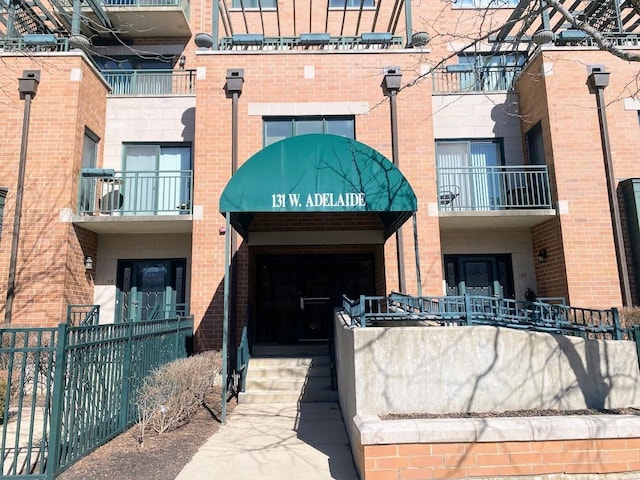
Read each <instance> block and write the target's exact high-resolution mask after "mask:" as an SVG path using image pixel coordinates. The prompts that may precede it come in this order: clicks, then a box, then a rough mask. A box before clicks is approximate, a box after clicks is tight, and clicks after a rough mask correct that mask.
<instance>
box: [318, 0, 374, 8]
mask: <svg viewBox="0 0 640 480" xmlns="http://www.w3.org/2000/svg"><path fill="white" fill-rule="evenodd" d="M345 1H346V7H347V8H360V6H361V5H362V7H363V8H367V7H373V6H374V4H373V0H329V7H330V8H345Z"/></svg>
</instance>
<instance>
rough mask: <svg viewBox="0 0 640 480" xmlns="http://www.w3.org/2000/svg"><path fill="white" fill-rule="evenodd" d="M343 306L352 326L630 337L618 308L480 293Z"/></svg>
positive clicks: (361, 300) (360, 301) (392, 297)
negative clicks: (401, 324)
mask: <svg viewBox="0 0 640 480" xmlns="http://www.w3.org/2000/svg"><path fill="white" fill-rule="evenodd" d="M343 308H344V310H345V311H346V312H347V313H348V314H349V316H350V317H351V324H352V325H353V326H359V327H367V326H376V325H379V324H381V322H384V323H385V324H386V323H387V322H394V321H426V322H430V323H428V324H432V323H434V324H438V325H442V326H463V325H464V326H468V325H493V326H497V327H507V328H517V329H522V330H533V331H539V332H549V333H558V334H563V335H574V336H582V337H588V338H600V339H612V340H623V339H633V338H634V336H633V332H632V331H630V330H629V329H626V328H622V327H621V326H620V319H619V316H618V310H617V309H615V308H611V309H608V310H596V309H591V308H579V307H572V306H569V305H562V304H551V303H544V302H528V301H524V300H513V299H511V298H496V297H485V296H480V295H469V294H466V295H451V296H446V297H412V296H409V295H404V294H400V293H394V294H391V295H390V296H388V297H382V296H379V297H371V296H365V295H362V296H361V297H360V298H358V299H355V300H351V299H349V298H347V297H346V296H344V297H343Z"/></svg>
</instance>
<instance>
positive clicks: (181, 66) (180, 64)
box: [178, 55, 187, 69]
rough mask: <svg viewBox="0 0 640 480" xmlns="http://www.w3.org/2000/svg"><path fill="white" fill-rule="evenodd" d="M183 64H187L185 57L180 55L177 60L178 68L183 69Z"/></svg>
mask: <svg viewBox="0 0 640 480" xmlns="http://www.w3.org/2000/svg"><path fill="white" fill-rule="evenodd" d="M185 63H187V57H185V56H184V55H180V59H179V60H178V67H180V68H181V69H184V65H185Z"/></svg>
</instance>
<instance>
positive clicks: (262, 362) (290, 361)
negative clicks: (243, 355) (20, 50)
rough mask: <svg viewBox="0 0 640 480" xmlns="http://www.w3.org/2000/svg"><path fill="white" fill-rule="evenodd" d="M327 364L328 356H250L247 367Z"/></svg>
mask: <svg viewBox="0 0 640 480" xmlns="http://www.w3.org/2000/svg"><path fill="white" fill-rule="evenodd" d="M320 365H329V357H328V356H324V357H320V356H315V357H251V358H250V359H249V369H251V368H260V367H308V366H314V367H315V366H320Z"/></svg>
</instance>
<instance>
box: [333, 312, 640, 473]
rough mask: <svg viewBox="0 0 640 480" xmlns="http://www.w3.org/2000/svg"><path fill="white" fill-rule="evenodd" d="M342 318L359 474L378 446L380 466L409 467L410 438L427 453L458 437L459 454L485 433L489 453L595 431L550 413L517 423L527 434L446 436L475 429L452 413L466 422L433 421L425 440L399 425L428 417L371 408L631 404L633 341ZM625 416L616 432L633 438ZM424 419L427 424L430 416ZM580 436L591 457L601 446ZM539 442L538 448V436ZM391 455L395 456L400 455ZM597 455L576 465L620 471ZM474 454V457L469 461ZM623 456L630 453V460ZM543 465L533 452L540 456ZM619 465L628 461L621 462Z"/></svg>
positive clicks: (343, 387) (347, 408)
mask: <svg viewBox="0 0 640 480" xmlns="http://www.w3.org/2000/svg"><path fill="white" fill-rule="evenodd" d="M349 322H350V319H348V318H344V317H343V316H342V313H337V314H336V325H335V326H336V328H335V332H336V357H337V359H336V360H337V374H338V389H339V393H340V406H341V409H342V414H343V417H344V419H345V425H346V427H347V432H348V434H349V437H350V441H351V445H352V451H353V454H354V459H355V462H356V465H358V466H359V469H360V472H361V475H362V476H363V478H366V475H365V474H364V472H365V469H366V468H373V467H372V466H373V465H378V463H376V462H375V461H374V460H373V458H374V457H377V456H380V455H381V456H382V457H384V458H387V456H389V457H393V459H391V460H382V461H381V462H379V465H391V464H394V463H395V464H397V465H396V466H397V468H399V469H400V470H402V469H403V468H404V467H402V466H401V465H405V463H406V466H409V465H410V462H409V461H408V460H407V459H405V458H404V457H405V455H404V454H403V455H400V454H399V453H398V452H399V451H400V450H398V449H397V448H399V447H398V445H401V444H402V445H407V446H409V445H413V447H412V448H414V451H415V452H418V453H419V456H431V454H429V453H428V452H431V451H432V448H431V446H430V445H432V444H457V445H458V447H456V448H458V449H462V451H463V453H464V452H467V451H468V450H469V448H470V447H469V445H472V444H473V443H475V442H489V443H491V444H492V446H491V448H494V447H495V448H496V455H497V453H499V452H501V450H500V449H501V448H503V447H500V446H498V445H499V444H502V443H505V444H506V443H509V442H528V443H532V442H533V443H535V442H538V441H542V442H543V443H544V441H547V440H549V441H555V440H558V439H560V440H562V442H566V441H568V442H570V441H573V440H574V439H581V440H589V441H591V439H592V438H594V436H593V435H592V432H590V431H589V430H588V429H587V430H585V432H581V430H580V429H576V428H573V427H571V428H568V429H564V430H563V431H562V432H560V433H558V432H557V431H556V430H554V428H555V426H554V422H551V423H550V422H549V421H545V422H543V423H544V428H546V429H547V432H546V435H545V436H544V438H542V437H540V435H539V434H536V433H535V432H537V431H538V430H536V429H535V428H529V427H528V426H526V425H525V430H526V432H525V433H523V432H519V435H520V437H522V435H524V436H525V437H526V438H524V437H522V438H520V437H517V438H516V437H513V435H512V433H513V432H511V431H510V430H513V428H512V427H509V426H507V428H506V429H500V428H498V430H499V433H497V434H496V435H498V437H495V438H494V437H491V438H483V439H480V438H478V437H477V435H476V436H475V437H473V436H466V437H464V438H458V437H459V436H458V437H456V436H455V435H453V433H455V431H456V430H460V429H462V430H465V431H466V430H469V428H471V427H473V428H471V430H473V431H476V430H477V429H476V426H475V423H474V422H473V421H470V420H463V419H460V420H458V421H460V422H467V423H466V424H465V425H466V426H465V425H461V426H459V427H453V426H449V427H448V428H446V429H444V430H438V431H439V435H440V436H439V437H438V439H431V440H429V441H427V438H426V437H425V436H424V435H423V434H421V433H420V432H418V434H415V435H414V433H415V432H412V433H411V434H408V433H407V429H408V428H409V427H410V429H414V430H415V428H416V427H415V425H417V424H418V423H419V422H433V421H430V420H422V421H417V420H406V421H380V419H379V416H383V415H386V414H391V413H411V414H419V413H456V412H489V411H490V412H504V411H510V410H525V409H536V408H542V409H564V410H575V409H582V408H622V407H628V406H634V405H638V406H640V369H639V368H638V357H637V353H636V346H635V343H634V342H629V341H599V340H586V339H582V338H577V337H565V336H561V335H552V334H547V333H538V332H525V331H518V330H514V329H506V328H495V327H488V326H474V327H399V326H393V327H372V328H355V329H352V328H350V327H349V326H348V324H349ZM589 418H594V419H595V420H590V421H591V422H592V423H594V424H596V425H597V424H603V423H604V424H607V423H608V422H609V421H610V420H607V419H605V418H604V417H600V416H598V417H589ZM631 418H633V419H634V420H633V422H632V423H633V425H634V427H633V429H632V430H633V431H629V432H626V433H625V434H624V438H627V439H631V438H636V439H637V438H640V420H639V419H637V417H631ZM520 420H523V419H518V421H516V422H515V423H517V424H518V425H519V424H521V423H522V422H521V421H520ZM372 422H373V423H372ZM481 423H482V424H483V425H485V426H486V424H487V422H486V420H481ZM512 423H513V422H512ZM525 423H526V422H525ZM373 425H376V426H375V427H374V431H372V430H371V428H372V426H373ZM470 425H471V426H470ZM498 425H501V424H499V423H498ZM510 425H511V424H510ZM408 426H409V427H408ZM467 427H468V428H467ZM425 428H426V430H427V431H430V430H432V429H433V424H430V425H429V426H427V427H425ZM367 431H368V432H367ZM467 433H469V432H467ZM472 433H473V432H472ZM619 433H620V432H619V431H617V430H616V431H614V430H611V429H609V430H605V431H604V433H603V432H600V433H599V434H598V438H600V439H606V440H609V439H616V438H621V437H620V435H619ZM557 435H561V437H558V436H557ZM512 437H513V438H512ZM533 443H532V444H533ZM601 443H602V442H601ZM380 445H386V446H389V447H390V448H391V449H392V450H393V451H394V452H395V453H394V454H393V455H387V453H389V451H391V450H389V451H387V450H384V449H383V450H384V451H380V449H379V448H371V447H372V446H380ZM541 445H542V444H541ZM585 445H586V444H585ZM585 445H580V446H579V447H580V448H583V447H584V449H586V450H589V451H591V450H593V455H596V456H597V451H598V448H600V447H595V446H593V445H591V444H589V445H587V446H589V448H587V446H585ZM602 445H604V443H602ZM602 445H600V446H602ZM612 445H614V446H615V448H618V447H620V448H621V449H622V450H625V451H626V450H627V446H626V444H625V445H624V448H622V447H621V446H620V445H619V444H618V443H615V442H614V444H612ZM633 445H634V447H633V448H629V449H628V450H632V451H636V450H637V449H636V448H635V443H634V444H633ZM530 447H531V446H530ZM539 447H540V448H547V446H545V445H542V446H539ZM407 448H409V447H406V448H404V450H406V449H407ZM447 448H448V447H447ZM504 448H506V447H504ZM531 448H533V447H531ZM535 448H538V446H536V447H535ZM553 448H560V450H563V449H564V444H562V447H558V444H554V445H553ZM367 449H368V450H367ZM404 450H402V451H403V452H404ZM445 450H446V449H445ZM586 450H585V451H586ZM381 452H382V453H381ZM425 452H427V453H425ZM378 454H380V455H378ZM567 455H569V456H568V457H567V458H566V459H563V460H562V462H564V463H566V462H568V461H569V457H571V455H572V454H571V452H569V453H568V454H567ZM589 455H591V454H589ZM621 455H623V456H624V455H627V454H626V453H625V454H621ZM637 456H638V458H637V461H638V463H637V464H636V463H634V464H633V467H634V468H633V469H635V468H636V467H637V466H638V465H640V453H638V455H637ZM396 457H403V458H402V459H400V460H399V459H398V458H396ZM496 458H497V457H496ZM571 458H573V457H571ZM589 458H591V457H589ZM594 458H595V457H594ZM612 458H613V457H612ZM625 458H626V457H625ZM599 459H600V457H598V459H596V460H594V462H595V463H594V465H595V464H597V465H596V466H593V467H589V468H593V469H592V470H581V471H580V473H587V474H589V473H595V472H596V471H599V472H603V473H604V472H612V471H625V470H624V469H623V470H620V469H617V468H618V467H619V466H616V467H611V466H608V467H606V466H602V465H603V463H602V462H600V460H599ZM423 460H424V459H423ZM483 460H488V459H487V458H485V459H483ZM565 460H566V461H565ZM430 461H431V460H430ZM434 461H435V460H434ZM443 461H444V460H443ZM470 461H471V460H470ZM477 461H478V460H477V458H475V457H474V460H472V462H477ZM629 461H633V462H635V461H636V459H635V457H634V458H633V459H630V460H629ZM385 462H387V463H385ZM407 462H408V463H407ZM562 462H561V463H562ZM534 463H535V462H533V463H532V465H533V464H534ZM605 463H606V462H605ZM544 464H545V462H544V461H541V463H540V465H542V466H544ZM379 465H378V466H379ZM506 465H508V462H507V463H506ZM365 466H367V467H366V468H365ZM498 467H499V465H498V466H497V467H496V468H498ZM376 468H378V467H376ZM397 468H396V467H393V468H391V470H392V471H394V472H395V473H394V474H395V475H399V473H398V472H399V471H400V470H397ZM407 468H408V467H407ZM526 468H528V467H526ZM526 468H525V470H526ZM532 468H533V467H532ZM541 468H542V467H541ZM564 468H565V467H564V466H559V467H558V469H559V470H553V471H554V472H562V471H565V470H563V469H564ZM611 468H613V470H611ZM620 468H622V467H620ZM624 468H630V465H627V466H626V467H624ZM383 469H386V467H384V468H383ZM616 469H617V470H616ZM492 471H494V472H497V471H498V470H495V469H494V470H492ZM549 472H551V470H550V471H549ZM388 473H390V474H391V472H388ZM449 473H450V474H451V472H449ZM486 473H489V470H487V472H486ZM531 473H541V472H540V471H539V470H536V469H534V470H529V474H531ZM576 473H578V472H577V471H576ZM525 474H526V473H525ZM371 478H374V477H371ZM375 478H383V477H375ZM384 478H386V477H384ZM393 478H396V477H393ZM397 478H399V477H397ZM403 478H404V477H403ZM430 478H431V477H430ZM433 478H436V477H433ZM447 478H465V477H464V476H462V477H447Z"/></svg>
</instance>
